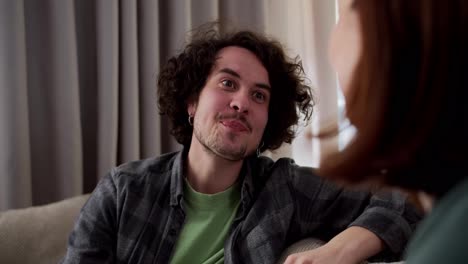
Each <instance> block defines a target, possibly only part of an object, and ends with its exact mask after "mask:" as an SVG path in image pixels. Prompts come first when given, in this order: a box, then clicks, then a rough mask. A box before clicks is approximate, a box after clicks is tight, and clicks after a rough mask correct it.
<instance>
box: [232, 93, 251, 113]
mask: <svg viewBox="0 0 468 264" xmlns="http://www.w3.org/2000/svg"><path fill="white" fill-rule="evenodd" d="M230 106H231V108H232V109H234V110H236V111H237V112H241V113H247V112H248V111H249V108H250V99H249V96H248V94H247V93H245V92H241V91H239V92H238V93H236V94H235V95H234V96H233V97H232V100H231V105H230Z"/></svg>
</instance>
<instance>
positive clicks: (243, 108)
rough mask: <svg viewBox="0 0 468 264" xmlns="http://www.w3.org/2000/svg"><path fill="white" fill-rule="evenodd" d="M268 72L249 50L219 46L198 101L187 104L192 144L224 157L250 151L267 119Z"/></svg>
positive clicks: (234, 157)
mask: <svg viewBox="0 0 468 264" xmlns="http://www.w3.org/2000/svg"><path fill="white" fill-rule="evenodd" d="M270 87H271V86H270V83H269V79H268V72H267V70H266V69H265V68H264V67H263V65H262V63H261V62H260V60H259V59H258V58H257V57H256V56H255V55H254V54H253V53H252V52H250V51H249V50H247V49H244V48H240V47H235V46H230V47H226V48H223V49H221V50H220V51H219V52H218V54H217V57H216V61H215V63H214V66H213V69H212V70H211V72H210V74H209V75H208V78H207V80H206V84H205V86H204V87H203V88H202V91H201V93H200V95H199V98H198V101H197V102H193V103H190V104H189V107H188V112H189V114H192V115H194V124H193V126H194V129H193V136H192V146H193V144H200V145H201V147H202V148H204V149H205V150H206V151H209V152H211V153H213V154H216V155H218V156H221V157H223V158H225V159H228V160H233V161H237V160H242V159H243V158H245V157H246V156H248V155H250V154H251V153H253V152H254V151H255V150H256V149H257V147H258V145H259V144H260V140H261V138H262V136H263V131H264V130H265V126H266V124H267V122H268V105H269V102H270V92H271V89H270Z"/></svg>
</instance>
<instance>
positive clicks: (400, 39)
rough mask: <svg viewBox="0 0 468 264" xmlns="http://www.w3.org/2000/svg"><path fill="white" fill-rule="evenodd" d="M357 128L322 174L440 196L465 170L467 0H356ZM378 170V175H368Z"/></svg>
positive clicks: (350, 108) (353, 104)
mask: <svg viewBox="0 0 468 264" xmlns="http://www.w3.org/2000/svg"><path fill="white" fill-rule="evenodd" d="M353 8H355V9H356V11H357V13H358V16H359V18H360V23H361V32H362V55H361V57H360V60H359V62H358V65H357V67H356V69H355V71H354V75H353V80H352V82H351V87H350V88H349V89H348V90H349V93H347V98H346V104H347V115H348V117H349V119H350V121H351V123H352V124H353V125H354V126H355V127H356V129H357V135H356V137H355V138H354V139H353V140H352V142H351V143H350V144H349V145H348V146H347V147H346V148H345V149H344V151H342V152H341V153H335V155H333V156H331V157H328V159H327V160H326V161H325V162H324V163H323V164H322V168H321V173H323V174H324V175H328V176H329V177H335V178H339V177H341V179H344V180H346V181H349V182H360V181H363V180H371V179H379V180H381V181H383V182H385V183H390V184H392V185H398V186H401V187H404V188H409V189H418V190H424V191H426V192H428V193H431V194H433V195H436V196H441V195H443V194H444V193H445V192H446V191H447V190H448V189H450V188H451V187H452V186H453V185H454V184H456V183H457V182H459V181H460V180H462V179H464V178H466V177H467V176H468V173H467V169H468V114H467V113H468V106H467V103H466V101H467V100H468V74H467V73H466V71H467V70H468V1H452V0H448V1H439V0H411V1H408V0H379V1H375V0H355V1H354V4H353ZM372 176H377V177H372Z"/></svg>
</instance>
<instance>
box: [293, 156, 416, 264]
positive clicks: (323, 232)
mask: <svg viewBox="0 0 468 264" xmlns="http://www.w3.org/2000/svg"><path fill="white" fill-rule="evenodd" d="M290 168H291V174H292V184H291V185H292V189H293V190H292V192H293V193H294V197H295V203H296V212H297V213H296V221H297V223H298V226H299V230H300V231H299V232H302V234H306V235H309V236H318V237H319V238H321V239H325V240H329V239H331V238H332V237H334V236H335V235H337V234H338V233H339V232H341V231H343V230H344V229H346V228H348V227H350V226H360V227H363V228H366V229H368V230H369V231H371V232H373V233H374V234H376V235H377V236H378V237H379V238H380V239H382V241H384V243H385V244H386V245H387V249H386V250H385V251H384V252H382V253H381V254H379V255H378V258H377V259H379V260H380V259H385V260H386V261H391V260H396V259H399V258H401V256H402V255H403V253H404V250H405V247H406V244H407V242H408V240H409V238H410V236H411V234H412V233H413V231H414V229H415V228H416V224H417V223H418V222H419V220H420V219H421V218H422V215H421V213H420V212H419V211H418V210H416V208H415V207H414V206H412V205H411V204H410V202H409V201H408V199H407V196H406V195H404V194H403V193H400V192H397V191H382V192H379V193H374V194H373V193H371V192H369V191H363V190H356V189H351V188H343V187H340V186H338V185H337V184H335V183H332V182H329V181H327V180H326V179H324V178H321V177H319V176H318V175H316V173H315V171H314V170H313V169H311V168H306V167H300V166H297V165H295V164H292V166H291V167H290Z"/></svg>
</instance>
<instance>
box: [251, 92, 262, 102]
mask: <svg viewBox="0 0 468 264" xmlns="http://www.w3.org/2000/svg"><path fill="white" fill-rule="evenodd" d="M253 96H254V99H255V100H256V101H257V102H261V103H262V102H264V101H265V95H264V94H263V93H261V92H254V94H253Z"/></svg>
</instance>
